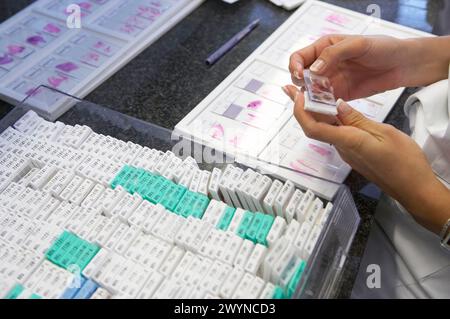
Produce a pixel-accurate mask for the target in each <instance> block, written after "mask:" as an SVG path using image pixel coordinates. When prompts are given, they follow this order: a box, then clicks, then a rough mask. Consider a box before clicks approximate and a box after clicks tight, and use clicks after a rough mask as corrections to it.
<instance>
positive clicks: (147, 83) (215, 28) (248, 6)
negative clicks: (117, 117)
mask: <svg viewBox="0 0 450 319" xmlns="http://www.w3.org/2000/svg"><path fill="white" fill-rule="evenodd" d="M443 1H444V0H437V1H436V0H433V1H427V0H383V1H381V0H378V1H377V0H361V1H357V0H332V1H326V2H329V3H332V4H336V5H340V6H342V7H346V8H349V9H352V10H355V11H358V12H362V13H366V8H367V6H368V5H369V4H374V3H375V4H378V5H380V8H381V17H382V18H383V19H385V20H389V21H393V22H397V23H400V24H404V25H407V26H410V27H415V28H417V29H421V30H423V31H427V32H431V31H432V30H433V26H434V25H435V22H436V21H441V22H443V23H447V22H446V20H447V19H446V18H445V13H442V11H441V9H442V7H443ZM31 2H32V1H29V0H28V1H26V0H4V1H2V2H1V4H0V21H3V20H5V19H6V18H8V17H9V16H11V15H13V14H14V13H16V12H17V11H19V10H20V9H22V8H24V7H25V6H26V5H28V4H29V3H31ZM439 12H441V13H440V14H441V16H439ZM290 14H291V12H288V11H285V10H283V9H279V8H278V7H276V6H274V5H272V4H271V3H270V2H269V1H267V0H241V1H239V2H238V3H236V4H234V5H228V4H226V3H223V2H221V1H220V0H207V1H206V2H205V3H204V4H203V5H202V6H200V7H199V8H198V9H197V10H195V11H194V12H193V13H192V14H191V15H189V16H188V17H186V18H185V19H184V20H182V21H181V22H180V23H179V24H178V25H176V26H175V27H174V28H173V29H171V30H170V31H169V32H168V33H166V34H165V35H164V36H163V37H161V38H160V39H159V40H158V41H156V42H155V43H154V44H153V45H151V46H150V47H149V48H147V49H146V50H144V51H143V52H142V53H141V54H140V55H138V56H137V57H136V58H135V59H133V60H132V61H131V62H129V63H128V64H127V65H126V66H125V67H123V68H122V69H121V70H120V71H118V72H117V73H116V74H114V75H113V76H112V77H111V78H109V79H108V80H106V81H105V82H104V83H103V84H102V85H100V86H99V87H98V88H97V89H95V90H94V91H93V92H92V93H91V94H89V95H88V96H87V97H86V99H87V100H88V101H91V102H94V103H97V104H101V105H104V106H108V107H110V108H112V109H114V110H117V111H120V112H122V113H125V114H128V115H131V116H134V117H137V118H139V119H142V120H145V121H149V122H153V123H155V124H158V125H160V126H163V127H166V128H169V129H172V128H173V127H174V126H175V125H176V124H177V123H178V122H179V121H180V120H181V119H182V118H183V117H184V116H185V115H186V114H187V113H188V112H189V111H190V110H191V109H193V108H194V107H195V106H196V105H197V104H198V103H199V102H200V101H201V100H202V99H203V98H204V97H206V96H207V95H208V93H209V92H210V91H212V90H213V89H214V88H215V87H216V86H217V85H218V84H219V83H220V82H222V80H223V79H225V78H226V77H227V76H228V75H229V74H230V73H231V72H232V71H233V70H234V69H235V68H236V67H237V66H238V65H239V64H240V63H241V62H242V61H244V60H245V58H247V57H248V56H249V55H250V54H251V53H252V52H253V51H254V50H255V49H256V48H257V47H258V46H259V45H260V44H261V43H262V42H263V41H264V40H265V39H266V38H267V37H268V36H269V35H270V34H271V33H272V32H273V31H274V30H276V29H277V27H279V26H280V25H281V24H282V23H283V22H284V21H285V20H286V19H287V18H288V17H289V16H290ZM446 15H447V16H448V11H447V13H446ZM256 18H260V19H261V23H260V25H259V27H258V28H257V29H256V30H254V31H253V32H252V33H251V34H250V35H249V36H248V37H247V38H245V39H244V40H243V41H242V42H241V43H240V44H239V45H238V46H237V47H235V48H234V49H233V50H232V51H231V52H229V53H228V54H227V55H226V56H225V57H224V58H222V59H221V60H220V61H219V62H218V63H217V64H215V65H214V66H212V67H208V66H206V64H205V62H204V61H205V59H206V57H207V56H208V54H209V53H211V52H212V51H214V50H215V49H216V48H218V47H219V46H220V45H221V44H223V43H224V42H225V41H226V40H228V39H229V38H230V37H231V36H233V35H234V34H235V33H237V32H238V31H240V30H241V29H242V28H243V27H244V26H246V25H247V24H249V23H250V22H251V21H253V20H254V19H256ZM447 28H448V26H447ZM435 30H436V32H445V31H443V30H445V28H444V29H443V26H442V25H440V26H438V27H436V28H435ZM447 30H448V29H447ZM413 90H414V89H408V90H406V91H405V93H404V94H403V95H402V97H401V98H400V100H399V101H398V103H397V104H396V106H395V108H394V109H393V111H392V112H391V114H390V115H389V116H388V118H387V120H386V122H388V123H390V124H393V125H395V126H396V127H398V128H400V129H403V128H404V127H405V125H404V122H405V117H404V115H403V112H402V105H403V103H404V101H405V100H406V98H407V97H408V96H409V95H410V94H411V92H413ZM11 108H12V106H11V105H9V104H7V103H5V102H2V101H0V118H2V117H3V116H4V114H6V113H7V112H8V111H9V110H10V109H11ZM345 183H346V184H347V185H348V186H349V187H350V189H351V191H352V194H353V196H354V199H355V202H356V205H357V207H358V210H359V213H360V215H361V225H360V228H359V231H358V233H357V235H356V238H355V241H354V244H353V246H352V248H351V257H350V258H349V259H348V261H347V264H346V268H345V273H344V280H343V286H342V288H341V290H340V293H339V295H338V296H339V297H342V298H346V297H349V296H350V293H351V289H352V287H353V281H354V279H355V276H356V273H357V270H358V265H359V259H360V257H361V256H362V254H363V252H364V247H365V243H366V241H367V238H368V234H369V230H370V226H371V224H372V221H373V213H374V211H375V207H376V200H373V199H370V198H368V197H366V196H364V195H361V194H360V193H359V190H360V189H361V188H362V187H363V186H365V185H367V181H366V180H365V179H364V178H363V177H361V176H360V175H359V174H357V173H355V172H352V173H351V174H350V176H349V177H348V178H347V180H346V182H345Z"/></svg>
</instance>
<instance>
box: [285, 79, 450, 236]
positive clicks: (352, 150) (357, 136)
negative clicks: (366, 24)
mask: <svg viewBox="0 0 450 319" xmlns="http://www.w3.org/2000/svg"><path fill="white" fill-rule="evenodd" d="M284 90H285V92H286V93H287V94H288V95H289V96H290V97H291V99H292V100H293V101H294V102H295V109H294V115H295V117H296V119H297V121H298V122H299V123H300V125H301V127H302V128H303V131H304V132H305V134H306V136H308V137H310V138H312V139H316V140H319V141H322V142H326V143H329V144H333V145H334V146H335V147H336V149H337V151H338V152H339V154H340V155H341V157H342V159H343V160H344V161H345V162H347V163H348V164H349V165H350V166H351V167H352V168H353V169H355V170H356V171H357V172H359V173H360V174H362V175H363V176H365V177H366V178H367V179H368V180H370V181H372V182H374V183H375V184H377V185H378V186H379V187H380V188H381V189H382V190H383V191H384V192H386V193H387V194H388V195H390V196H392V197H393V198H395V199H397V200H398V201H399V202H400V203H401V204H402V205H403V206H404V207H405V208H406V209H407V210H408V211H409V212H410V213H411V214H413V216H414V217H415V219H416V220H417V221H418V222H419V223H421V224H422V225H424V226H425V227H427V228H428V229H430V230H431V231H433V232H435V233H439V231H440V230H441V228H442V226H443V225H444V223H445V222H446V221H447V219H448V218H450V191H449V190H448V189H447V188H446V187H445V186H444V185H443V184H442V183H441V182H440V181H439V180H438V179H437V178H436V176H435V175H434V173H433V171H432V169H431V166H430V165H429V163H428V161H427V158H426V157H425V154H424V153H423V152H422V150H421V149H420V147H419V146H418V145H417V144H416V142H415V141H414V140H413V139H411V138H410V137H409V136H408V135H406V134H404V133H403V132H401V131H399V130H397V129H395V128H394V127H393V126H391V125H388V124H382V123H377V122H374V121H371V120H369V119H368V118H366V117H364V116H363V115H362V114H361V113H359V112H358V111H356V110H354V109H353V108H351V107H350V106H349V105H348V104H347V103H346V102H344V101H342V100H339V101H338V115H337V120H338V121H335V122H339V123H340V125H332V124H328V123H326V122H322V121H321V120H319V119H318V118H317V117H315V116H316V114H314V115H313V113H310V112H307V111H305V109H304V101H305V100H304V95H303V93H302V92H301V91H299V90H298V89H297V88H296V87H295V86H292V85H289V86H286V87H285V88H284Z"/></svg>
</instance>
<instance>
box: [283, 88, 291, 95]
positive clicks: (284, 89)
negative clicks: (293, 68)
mask: <svg viewBox="0 0 450 319" xmlns="http://www.w3.org/2000/svg"><path fill="white" fill-rule="evenodd" d="M282 89H283V91H284V93H286V94H287V95H290V94H289V90H288V88H287V86H283V87H282Z"/></svg>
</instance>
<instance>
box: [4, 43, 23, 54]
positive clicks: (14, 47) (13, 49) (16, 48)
mask: <svg viewBox="0 0 450 319" xmlns="http://www.w3.org/2000/svg"><path fill="white" fill-rule="evenodd" d="M23 51H25V47H24V46H22V45H18V44H10V45H8V53H9V54H12V55H16V54H20V53H22V52H23Z"/></svg>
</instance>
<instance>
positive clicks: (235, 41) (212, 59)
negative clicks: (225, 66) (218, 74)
mask: <svg viewBox="0 0 450 319" xmlns="http://www.w3.org/2000/svg"><path fill="white" fill-rule="evenodd" d="M258 24H259V19H256V20H255V21H253V22H252V23H250V24H249V25H248V26H246V27H245V28H244V29H243V30H241V31H239V32H238V33H237V34H236V35H235V36H233V37H232V38H231V39H230V40H228V41H227V42H226V43H225V44H224V45H222V46H221V47H220V48H219V49H218V50H217V51H215V52H214V53H212V54H211V55H210V56H209V57H208V58H207V59H206V64H207V65H213V64H214V63H216V62H217V61H218V60H219V59H220V58H221V57H222V56H224V55H225V53H227V52H228V51H230V50H231V49H232V48H233V47H234V46H236V44H238V43H239V41H241V40H242V39H243V38H245V37H246V36H247V35H248V34H249V33H250V32H252V31H253V30H254V29H255V28H256V27H257V26H258Z"/></svg>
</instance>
